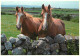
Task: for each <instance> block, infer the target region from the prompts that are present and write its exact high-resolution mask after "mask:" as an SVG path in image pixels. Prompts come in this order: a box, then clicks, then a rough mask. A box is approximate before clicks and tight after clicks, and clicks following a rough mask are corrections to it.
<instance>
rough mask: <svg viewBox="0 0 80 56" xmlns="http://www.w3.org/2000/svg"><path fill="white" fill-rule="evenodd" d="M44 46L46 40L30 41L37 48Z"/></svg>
mask: <svg viewBox="0 0 80 56" xmlns="http://www.w3.org/2000/svg"><path fill="white" fill-rule="evenodd" d="M45 46H46V42H45V41H43V40H37V41H34V42H33V43H32V47H33V48H37V47H39V48H44V47H45Z"/></svg>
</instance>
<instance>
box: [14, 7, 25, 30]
mask: <svg viewBox="0 0 80 56" xmlns="http://www.w3.org/2000/svg"><path fill="white" fill-rule="evenodd" d="M15 15H16V28H17V29H18V30H20V28H21V25H22V22H23V18H25V17H26V15H25V13H24V10H23V7H21V8H19V7H16V14H15Z"/></svg>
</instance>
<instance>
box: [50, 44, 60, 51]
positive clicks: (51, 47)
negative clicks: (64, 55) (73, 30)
mask: <svg viewBox="0 0 80 56" xmlns="http://www.w3.org/2000/svg"><path fill="white" fill-rule="evenodd" d="M56 49H59V44H58V43H54V44H51V46H50V50H51V51H54V50H56Z"/></svg>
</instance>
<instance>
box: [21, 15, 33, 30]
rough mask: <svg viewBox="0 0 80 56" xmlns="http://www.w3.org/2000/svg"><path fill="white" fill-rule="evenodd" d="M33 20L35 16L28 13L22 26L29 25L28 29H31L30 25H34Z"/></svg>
mask: <svg viewBox="0 0 80 56" xmlns="http://www.w3.org/2000/svg"><path fill="white" fill-rule="evenodd" d="M32 20H33V18H32V17H30V16H28V15H27V14H26V17H25V18H23V23H22V28H24V27H27V29H29V28H30V26H31V25H33V21H32Z"/></svg>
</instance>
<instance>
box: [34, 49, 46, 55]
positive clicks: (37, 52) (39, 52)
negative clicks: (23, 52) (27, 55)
mask: <svg viewBox="0 0 80 56" xmlns="http://www.w3.org/2000/svg"><path fill="white" fill-rule="evenodd" d="M44 51H45V50H44V49H42V48H37V49H35V50H34V54H36V55H37V54H38V55H42V54H43V52H44Z"/></svg>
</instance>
